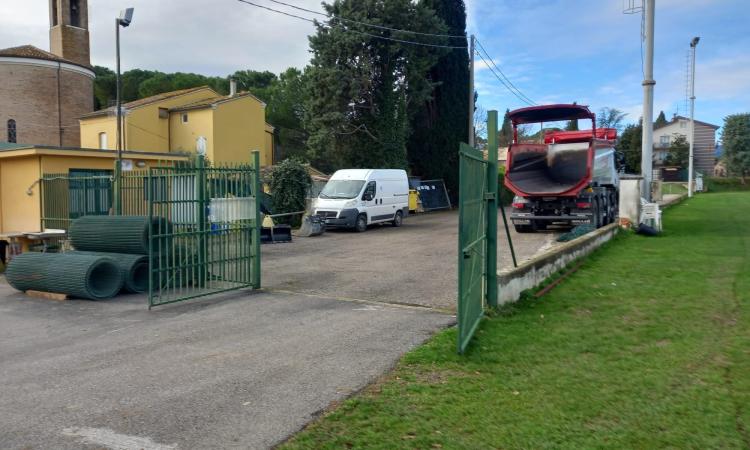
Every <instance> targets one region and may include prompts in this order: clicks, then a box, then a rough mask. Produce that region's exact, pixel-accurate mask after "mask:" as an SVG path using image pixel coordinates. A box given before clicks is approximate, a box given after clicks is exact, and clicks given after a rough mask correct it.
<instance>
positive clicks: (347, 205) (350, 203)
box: [344, 200, 357, 208]
mask: <svg viewBox="0 0 750 450" xmlns="http://www.w3.org/2000/svg"><path fill="white" fill-rule="evenodd" d="M355 206H357V200H349V201H348V202H346V203H344V208H353V207H355Z"/></svg>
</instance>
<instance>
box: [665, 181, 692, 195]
mask: <svg viewBox="0 0 750 450" xmlns="http://www.w3.org/2000/svg"><path fill="white" fill-rule="evenodd" d="M661 193H662V194H686V193H687V183H662V184H661Z"/></svg>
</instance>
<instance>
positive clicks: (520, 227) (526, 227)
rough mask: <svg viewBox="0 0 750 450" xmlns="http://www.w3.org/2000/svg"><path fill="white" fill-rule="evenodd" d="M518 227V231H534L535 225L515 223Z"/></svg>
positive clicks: (515, 226)
mask: <svg viewBox="0 0 750 450" xmlns="http://www.w3.org/2000/svg"><path fill="white" fill-rule="evenodd" d="M513 227H514V228H515V229H516V233H533V232H534V227H532V226H531V225H513Z"/></svg>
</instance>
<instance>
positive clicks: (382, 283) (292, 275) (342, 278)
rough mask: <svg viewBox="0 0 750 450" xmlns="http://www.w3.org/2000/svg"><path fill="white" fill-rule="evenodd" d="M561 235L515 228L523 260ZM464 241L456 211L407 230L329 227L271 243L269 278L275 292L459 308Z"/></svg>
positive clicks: (503, 247)
mask: <svg viewBox="0 0 750 450" xmlns="http://www.w3.org/2000/svg"><path fill="white" fill-rule="evenodd" d="M498 223H499V227H500V232H499V237H498V241H499V242H498V247H499V248H498V258H497V259H498V269H502V268H505V267H512V265H513V262H512V258H511V255H510V250H509V247H508V243H507V240H506V238H505V230H504V228H503V226H502V223H503V222H502V219H498ZM559 235H560V231H549V232H542V233H528V234H518V233H516V232H515V231H514V230H513V229H512V228H511V240H512V241H513V244H514V246H515V251H516V255H517V258H518V261H519V263H520V262H521V261H523V260H525V259H528V258H530V257H532V256H534V255H535V254H537V253H538V252H540V251H543V250H546V249H549V248H551V247H552V246H554V245H556V244H557V243H556V242H555V239H556V238H557V236H559ZM457 239H458V213H457V212H456V211H445V212H435V213H429V214H421V215H415V216H410V217H408V218H406V219H405V220H404V225H403V226H402V227H401V228H393V227H391V226H390V225H386V226H380V225H376V226H373V227H370V229H368V230H367V232H365V233H355V232H353V231H348V230H329V231H327V232H326V233H325V234H323V235H321V236H315V237H308V238H302V237H295V238H294V241H293V242H292V243H287V244H268V245H264V246H263V249H262V252H263V256H262V257H263V264H262V266H263V283H264V287H266V288H269V289H273V290H282V291H289V292H299V293H306V294H315V295H323V296H330V297H337V298H353V299H364V300H370V301H379V302H386V303H407V304H413V305H421V306H427V307H431V308H440V309H448V310H454V309H455V303H456V290H457V287H456V284H457V272H456V271H457V269H456V265H457V256H456V255H457V252H458V241H457Z"/></svg>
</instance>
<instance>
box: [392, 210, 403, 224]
mask: <svg viewBox="0 0 750 450" xmlns="http://www.w3.org/2000/svg"><path fill="white" fill-rule="evenodd" d="M402 223H404V213H402V212H401V211H396V215H395V216H394V217H393V222H391V225H393V226H394V227H400V226H401V224H402Z"/></svg>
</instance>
